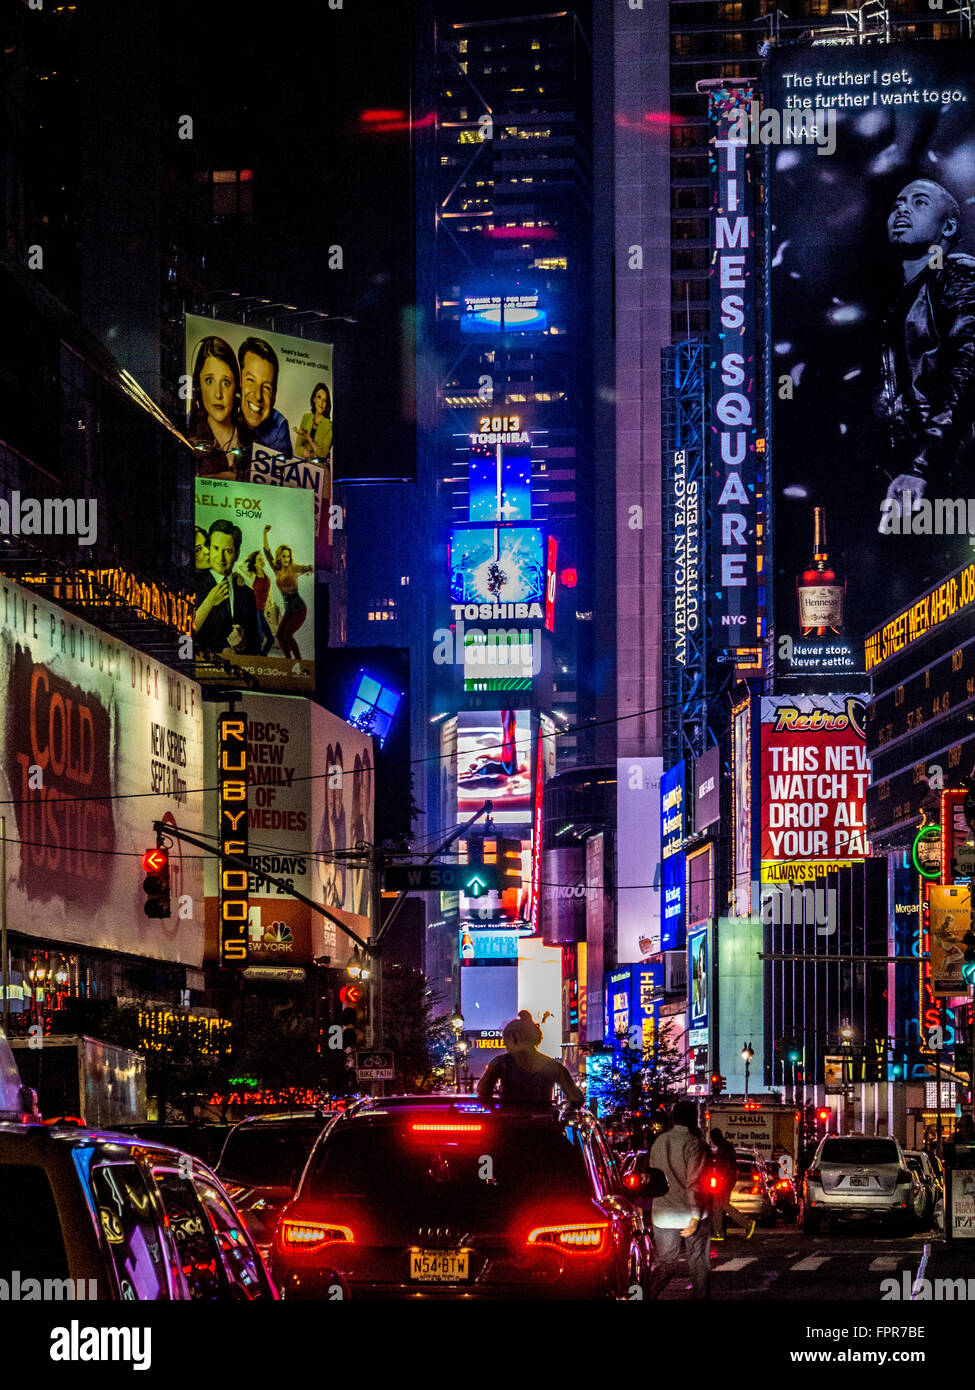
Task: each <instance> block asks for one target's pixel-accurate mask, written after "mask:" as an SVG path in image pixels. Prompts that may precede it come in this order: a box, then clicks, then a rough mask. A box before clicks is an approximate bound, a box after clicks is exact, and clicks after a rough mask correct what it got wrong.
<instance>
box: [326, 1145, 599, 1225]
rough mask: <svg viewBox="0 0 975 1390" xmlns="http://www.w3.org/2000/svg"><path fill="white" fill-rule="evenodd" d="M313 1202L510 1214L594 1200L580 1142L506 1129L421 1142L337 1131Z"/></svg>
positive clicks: (329, 1148) (327, 1146)
mask: <svg viewBox="0 0 975 1390" xmlns="http://www.w3.org/2000/svg"><path fill="white" fill-rule="evenodd" d="M310 1192H311V1195H312V1196H316V1197H319V1196H329V1197H353V1198H365V1199H368V1201H369V1203H370V1206H374V1205H379V1206H382V1207H385V1208H386V1209H387V1210H392V1209H395V1208H402V1207H403V1206H404V1205H407V1206H409V1205H413V1204H416V1203H423V1204H424V1205H427V1204H428V1203H429V1202H431V1201H433V1202H436V1203H438V1204H440V1203H444V1204H448V1205H449V1206H450V1207H451V1208H453V1207H455V1205H456V1204H457V1203H458V1202H460V1203H462V1204H465V1205H466V1204H467V1203H468V1202H474V1203H476V1204H477V1205H478V1207H480V1206H481V1205H482V1204H484V1203H485V1202H487V1203H489V1204H490V1205H491V1207H492V1209H494V1210H499V1209H502V1208H503V1209H505V1210H508V1209H510V1208H511V1207H512V1206H515V1205H517V1204H519V1203H524V1202H525V1200H526V1198H530V1197H531V1196H532V1195H533V1194H536V1195H539V1196H541V1195H544V1196H546V1197H548V1196H553V1195H565V1196H579V1197H583V1198H585V1197H587V1196H591V1187H590V1185H589V1177H588V1172H587V1169H586V1164H585V1159H584V1157H583V1154H582V1150H581V1148H580V1147H579V1144H578V1142H577V1141H575V1142H574V1141H573V1140H572V1139H570V1138H568V1137H567V1136H566V1135H564V1134H563V1133H562V1132H561V1131H559V1130H557V1129H554V1128H553V1129H539V1128H538V1127H535V1128H532V1129H529V1128H528V1127H527V1126H517V1127H505V1128H502V1129H500V1130H499V1131H494V1132H492V1133H490V1134H488V1135H486V1136H484V1137H478V1138H477V1139H474V1140H471V1139H467V1138H464V1139H463V1140H460V1141H457V1140H451V1139H450V1137H449V1136H444V1137H443V1138H441V1137H440V1136H433V1137H431V1136H428V1135H423V1136H419V1135H416V1134H414V1133H412V1132H411V1130H410V1128H409V1124H408V1123H407V1124H404V1125H403V1126H402V1127H400V1126H395V1127H394V1126H391V1125H390V1126H387V1125H383V1126H381V1127H380V1126H375V1127H373V1126H368V1127H366V1126H362V1127H361V1128H359V1129H355V1128H351V1127H350V1128H349V1129H344V1130H343V1129H340V1130H338V1131H336V1132H335V1133H334V1134H333V1135H332V1136H331V1137H330V1138H329V1139H328V1140H327V1141H326V1143H325V1144H324V1146H323V1147H322V1150H321V1152H320V1154H319V1157H318V1160H317V1163H316V1165H315V1170H314V1173H313V1174H312V1180H311V1189H310Z"/></svg>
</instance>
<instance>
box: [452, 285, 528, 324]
mask: <svg viewBox="0 0 975 1390" xmlns="http://www.w3.org/2000/svg"><path fill="white" fill-rule="evenodd" d="M547 327H548V313H547V311H546V309H545V305H544V302H543V301H542V298H541V296H540V295H539V293H538V291H537V290H526V291H524V292H520V291H514V292H511V293H508V294H491V293H489V294H465V295H464V296H463V299H462V308H461V316H460V331H461V332H462V333H491V334H495V335H496V334H498V333H544V332H545V330H546V329H547Z"/></svg>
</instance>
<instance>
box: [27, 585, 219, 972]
mask: <svg viewBox="0 0 975 1390" xmlns="http://www.w3.org/2000/svg"><path fill="white" fill-rule="evenodd" d="M0 690H2V691H3V705H4V708H3V718H2V719H0V801H2V802H3V803H4V806H5V808H6V815H7V850H6V853H7V884H6V889H7V914H8V920H9V922H10V926H11V929H12V930H13V929H17V930H20V931H39V932H42V934H43V935H44V936H45V937H47V938H49V939H51V940H53V941H58V942H61V941H63V942H70V943H72V944H75V945H79V946H91V947H97V948H98V949H99V950H104V951H110V952H119V953H123V954H127V955H131V956H148V957H151V958H153V959H155V960H165V961H181V962H183V963H184V964H186V965H192V966H199V965H200V964H201V962H202V958H203V916H202V913H201V911H200V908H199V904H200V901H201V899H202V896H203V874H202V865H201V858H200V856H199V854H198V853H197V851H195V850H193V851H187V850H186V849H185V848H184V847H183V846H182V845H181V844H180V842H179V841H176V842H174V844H173V845H172V846H171V847H170V850H169V876H170V887H171V892H170V901H171V904H172V916H171V917H166V918H161V919H156V918H148V917H147V916H146V915H145V913H144V911H143V906H144V904H145V901H146V897H145V894H144V892H143V888H142V882H143V877H144V872H143V870H142V868H141V860H142V856H143V854H144V853H145V851H146V850H147V849H149V848H152V847H154V846H155V832H154V831H153V829H152V824H153V821H156V820H158V821H164V822H166V823H168V824H172V825H177V824H178V825H181V826H183V827H185V829H187V830H189V831H190V832H191V833H194V834H197V835H198V834H200V833H201V832H202V830H203V797H202V794H201V791H200V789H201V788H202V787H203V785H204V783H212V782H213V781H214V780H215V778H214V776H213V767H214V764H213V763H212V762H211V763H210V772H209V774H205V773H204V765H203V703H202V696H201V692H200V687H199V686H198V685H197V684H196V683H195V682H194V681H190V680H186V679H185V677H183V676H182V675H180V674H179V673H178V672H177V671H173V670H170V669H169V668H168V667H166V666H161V665H160V664H159V662H158V661H154V660H153V659H152V658H151V657H149V656H147V655H146V654H145V653H144V652H141V651H138V650H136V649H135V648H134V647H130V646H128V645H127V644H126V643H124V642H120V641H119V640H118V639H117V638H115V637H112V636H109V635H108V634H106V633H105V632H102V631H101V630H100V629H98V628H96V627H93V626H92V625H91V624H90V623H86V622H84V621H82V620H81V619H79V618H76V617H74V616H73V615H72V614H70V613H68V612H66V611H65V610H64V609H63V608H59V607H57V606H56V605H55V604H53V603H49V602H48V601H47V599H45V598H43V597H42V596H41V595H40V594H39V593H37V592H36V591H29V590H27V589H21V588H19V587H18V586H17V585H16V584H13V583H11V582H10V581H9V580H7V579H3V580H2V581H0Z"/></svg>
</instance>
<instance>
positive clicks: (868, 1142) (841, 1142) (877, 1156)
mask: <svg viewBox="0 0 975 1390" xmlns="http://www.w3.org/2000/svg"><path fill="white" fill-rule="evenodd" d="M897 1161H898V1160H897V1145H896V1144H894V1143H893V1142H892V1141H891V1140H890V1139H827V1140H826V1142H825V1144H824V1145H823V1152H822V1153H821V1155H820V1162H821V1163H854V1164H858V1165H859V1166H860V1167H863V1168H865V1167H867V1166H868V1165H870V1164H871V1163H896V1162H897Z"/></svg>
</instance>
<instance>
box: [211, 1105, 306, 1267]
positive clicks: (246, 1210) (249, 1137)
mask: <svg viewBox="0 0 975 1390" xmlns="http://www.w3.org/2000/svg"><path fill="white" fill-rule="evenodd" d="M330 1118H331V1116H330V1115H329V1114H328V1112H327V1111H324V1110H298V1111H284V1112H276V1113H270V1114H266V1115H253V1116H251V1117H250V1118H249V1119H246V1120H241V1121H240V1123H239V1124H236V1125H234V1127H233V1128H232V1129H231V1131H230V1133H229V1134H228V1135H227V1137H226V1139H225V1140H224V1145H223V1149H222V1150H221V1153H220V1158H219V1161H218V1163H217V1166H216V1173H217V1176H218V1177H219V1178H220V1181H221V1182H222V1183H223V1184H224V1186H225V1187H226V1189H227V1191H228V1192H229V1193H230V1196H231V1197H232V1199H233V1201H234V1204H235V1205H236V1207H237V1210H238V1211H239V1212H240V1214H241V1216H242V1217H243V1218H244V1221H245V1222H246V1223H247V1229H248V1230H249V1231H250V1233H251V1235H252V1236H253V1238H254V1241H255V1243H256V1244H257V1248H258V1250H260V1252H261V1255H262V1256H263V1257H264V1259H265V1260H266V1259H268V1258H269V1257H270V1254H271V1246H272V1243H273V1239H274V1227H275V1224H276V1222H277V1219H278V1214H279V1213H280V1211H281V1208H282V1207H283V1206H284V1204H285V1203H286V1202H287V1201H289V1200H290V1199H291V1197H292V1196H293V1195H294V1192H295V1188H296V1187H297V1186H298V1179H299V1178H300V1177H301V1174H302V1170H303V1169H304V1166H305V1163H306V1162H307V1160H308V1155H309V1154H310V1153H311V1151H312V1147H313V1145H314V1143H315V1140H316V1139H317V1138H318V1136H319V1135H320V1134H321V1132H322V1130H323V1129H324V1128H325V1126H326V1125H327V1124H328V1122H329V1119H330Z"/></svg>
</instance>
